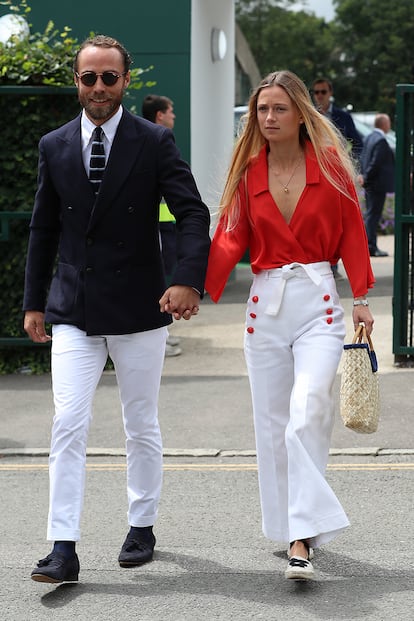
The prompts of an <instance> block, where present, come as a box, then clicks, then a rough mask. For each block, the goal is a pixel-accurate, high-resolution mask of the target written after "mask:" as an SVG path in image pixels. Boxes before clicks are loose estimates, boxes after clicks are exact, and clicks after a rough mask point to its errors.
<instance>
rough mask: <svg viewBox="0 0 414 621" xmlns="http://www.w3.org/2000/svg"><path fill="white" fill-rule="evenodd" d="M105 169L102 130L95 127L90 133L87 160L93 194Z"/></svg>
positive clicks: (96, 191)
mask: <svg viewBox="0 0 414 621" xmlns="http://www.w3.org/2000/svg"><path fill="white" fill-rule="evenodd" d="M104 171H105V150H104V144H103V131H102V129H101V128H100V127H95V129H94V130H93V134H92V149H91V159H90V161H89V181H90V182H91V183H92V185H93V190H94V192H95V196H96V195H97V194H98V192H99V188H100V187H101V182H102V178H103V174H104Z"/></svg>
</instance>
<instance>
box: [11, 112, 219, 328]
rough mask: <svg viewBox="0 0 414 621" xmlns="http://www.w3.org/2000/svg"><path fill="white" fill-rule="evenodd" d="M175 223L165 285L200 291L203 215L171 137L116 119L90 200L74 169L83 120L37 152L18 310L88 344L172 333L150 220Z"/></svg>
mask: <svg viewBox="0 0 414 621" xmlns="http://www.w3.org/2000/svg"><path fill="white" fill-rule="evenodd" d="M161 196H164V198H165V200H166V201H167V203H168V205H169V208H170V210H171V212H172V213H173V214H174V216H175V218H176V221H177V233H178V264H177V268H176V271H175V274H174V278H173V282H172V284H180V285H188V286H191V287H194V288H196V289H197V290H198V291H200V292H203V291H204V278H205V272H206V267H207V259H208V251H209V245H210V237H209V223H210V214H209V211H208V208H207V207H206V205H205V204H204V203H203V202H202V200H201V198H200V195H199V192H198V190H197V187H196V184H195V181H194V179H193V176H192V174H191V172H190V169H189V167H188V165H187V163H186V162H184V161H183V160H182V158H181V156H180V154H179V151H178V149H177V147H176V145H175V142H174V137H173V134H172V132H171V131H170V130H168V129H166V128H164V127H162V126H160V125H155V124H154V123H150V122H148V121H145V120H144V119H141V118H140V117H137V116H134V115H132V114H131V113H130V112H128V111H127V110H125V109H124V110H123V114H122V118H121V121H120V123H119V126H118V129H117V132H116V135H115V138H114V141H113V144H112V148H111V152H110V155H109V158H108V162H107V166H106V170H105V174H104V178H103V181H102V184H101V188H100V191H99V194H98V196H97V198H96V200H95V196H94V192H93V189H92V186H91V184H90V182H89V180H88V177H87V173H86V171H85V167H84V164H83V160H82V149H81V116H80V115H79V116H78V117H77V118H76V119H74V120H72V121H70V122H69V123H67V124H65V125H63V126H62V127H60V128H58V129H56V130H54V131H52V132H50V133H48V134H46V135H45V136H43V138H42V139H41V140H40V143H39V174H38V190H37V193H36V197H35V204H34V209H33V215H32V219H31V223H30V236H29V245H28V255H27V263H26V278H25V292H24V303H23V308H24V310H37V311H41V312H45V320H46V322H48V323H52V324H58V323H64V324H72V325H75V326H77V327H79V328H80V329H82V330H85V331H86V333H87V334H89V335H97V334H129V333H132V332H141V331H145V330H151V329H154V328H158V327H161V326H165V325H168V324H169V323H171V316H170V315H168V314H166V313H161V312H160V309H159V304H158V300H159V299H160V297H161V295H162V294H163V292H164V291H165V288H166V284H165V278H164V269H163V263H162V257H161V252H160V241H159V224H158V211H159V203H160V198H161Z"/></svg>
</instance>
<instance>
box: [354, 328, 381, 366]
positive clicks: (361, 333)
mask: <svg viewBox="0 0 414 621" xmlns="http://www.w3.org/2000/svg"><path fill="white" fill-rule="evenodd" d="M356 343H359V344H360V343H364V344H365V345H367V347H368V355H369V357H370V359H371V366H372V370H373V372H374V373H375V372H376V371H377V370H378V362H377V356H376V354H375V351H374V346H373V344H372V340H371V337H370V336H368V334H367V329H366V327H365V324H364V323H363V322H361V323H360V324H358V327H357V329H356V330H355V334H354V338H353V339H352V344H353V345H355V344H356Z"/></svg>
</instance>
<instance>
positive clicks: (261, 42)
mask: <svg viewBox="0 0 414 621" xmlns="http://www.w3.org/2000/svg"><path fill="white" fill-rule="evenodd" d="M333 2H334V6H335V9H336V17H335V19H334V20H333V21H331V22H326V21H325V20H324V19H323V18H318V17H316V16H315V15H314V14H312V13H310V12H305V11H298V12H296V11H292V10H291V9H292V6H291V5H292V2H291V1H290V0H288V1H285V2H283V1H277V0H236V18H237V21H238V24H239V26H240V27H241V29H242V31H243V33H244V35H245V36H246V38H247V40H248V42H249V44H250V47H251V49H252V52H253V55H254V57H255V59H256V62H257V64H258V67H259V70H260V73H261V74H262V75H263V76H264V75H266V74H267V73H269V72H271V71H275V70H277V69H290V70H292V71H294V72H295V73H297V74H298V75H299V76H300V77H301V78H302V79H303V81H304V82H305V84H307V85H309V86H310V85H311V84H312V81H313V80H314V78H316V77H320V76H326V77H328V78H330V79H331V80H332V82H333V84H334V89H335V99H336V102H337V104H338V105H340V106H345V105H347V104H352V105H353V108H354V110H381V111H384V112H387V113H388V114H390V115H393V114H394V111H395V87H396V84H398V83H409V82H412V81H413V65H414V20H413V10H412V0H397V1H396V2H395V3H393V4H392V7H391V5H390V3H389V1H388V0H366V1H365V2H360V0H333Z"/></svg>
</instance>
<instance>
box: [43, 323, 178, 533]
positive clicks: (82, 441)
mask: <svg viewBox="0 0 414 621" xmlns="http://www.w3.org/2000/svg"><path fill="white" fill-rule="evenodd" d="M166 338H167V328H159V329H156V330H149V331H147V332H139V333H135V334H127V335H116V336H86V334H85V332H83V331H81V330H79V329H78V328H76V327H74V326H69V325H56V326H53V340H52V382H53V397H54V404H55V416H54V419H53V428H52V439H51V450H50V459H49V476H50V499H49V518H48V530H47V538H48V539H49V540H51V541H60V540H63V541H66V540H67V541H77V540H78V539H79V538H80V518H81V512H82V507H83V496H84V487H85V465H86V449H87V439H88V431H89V426H90V423H91V420H92V402H93V398H94V395H95V391H96V388H97V385H98V382H99V379H100V377H101V375H102V372H103V369H104V367H105V364H106V360H107V357H108V354H109V356H110V357H111V359H112V361H113V363H114V367H115V372H116V377H117V382H118V388H119V395H120V400H121V404H122V416H123V423H124V429H125V435H126V454H127V494H128V507H129V509H128V523H129V524H130V525H131V526H150V525H153V524H154V522H155V520H156V518H157V510H158V503H159V497H160V493H161V485H162V441H161V434H160V428H159V424H158V395H159V387H160V382H161V372H162V368H163V363H164V352H165V342H166ZM98 417H99V412H98V413H97V419H98V420H97V421H96V422H97V424H98V425H99V418H98ZM107 509H108V507H107V506H105V504H104V498H102V503H101V504H100V505H99V506H97V507H96V516H97V520H99V514H100V512H102V511H105V510H107Z"/></svg>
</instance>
